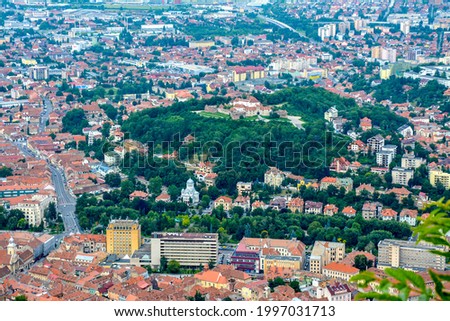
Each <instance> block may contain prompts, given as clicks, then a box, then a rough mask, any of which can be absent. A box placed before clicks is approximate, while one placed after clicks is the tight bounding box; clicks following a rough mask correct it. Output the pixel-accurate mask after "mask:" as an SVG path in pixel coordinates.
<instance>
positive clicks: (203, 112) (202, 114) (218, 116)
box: [198, 111, 231, 119]
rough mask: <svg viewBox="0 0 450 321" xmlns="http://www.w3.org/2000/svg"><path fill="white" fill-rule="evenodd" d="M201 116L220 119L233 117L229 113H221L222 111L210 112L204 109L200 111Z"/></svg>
mask: <svg viewBox="0 0 450 321" xmlns="http://www.w3.org/2000/svg"><path fill="white" fill-rule="evenodd" d="M198 114H199V115H200V116H203V117H207V118H218V119H219V118H220V119H231V117H230V116H229V115H225V114H221V113H208V112H206V111H202V112H199V113H198Z"/></svg>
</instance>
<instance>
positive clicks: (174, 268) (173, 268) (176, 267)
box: [167, 260, 181, 273]
mask: <svg viewBox="0 0 450 321" xmlns="http://www.w3.org/2000/svg"><path fill="white" fill-rule="evenodd" d="M180 267H181V265H180V262H178V261H176V260H170V261H169V263H168V264H167V271H168V272H169V273H179V272H180Z"/></svg>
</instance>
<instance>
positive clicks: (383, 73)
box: [380, 66, 392, 80]
mask: <svg viewBox="0 0 450 321" xmlns="http://www.w3.org/2000/svg"><path fill="white" fill-rule="evenodd" d="M391 76H392V67H391V66H383V67H381V69H380V78H381V79H383V80H385V79H389V78H390V77H391Z"/></svg>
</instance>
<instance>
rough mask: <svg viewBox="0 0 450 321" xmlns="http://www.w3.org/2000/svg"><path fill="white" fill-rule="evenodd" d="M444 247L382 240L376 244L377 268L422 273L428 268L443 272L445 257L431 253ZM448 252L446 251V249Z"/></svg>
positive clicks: (442, 249)
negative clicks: (391, 268)
mask: <svg viewBox="0 0 450 321" xmlns="http://www.w3.org/2000/svg"><path fill="white" fill-rule="evenodd" d="M431 250H440V251H444V250H445V249H444V247H442V246H435V245H432V244H429V243H425V242H421V243H419V244H416V242H413V241H402V240H389V239H387V240H382V241H380V243H378V268H380V269H385V268H390V267H394V268H404V269H410V270H414V271H422V270H426V269H429V268H433V269H437V270H444V269H445V257H443V256H440V255H436V254H433V253H431V252H430V251H431ZM447 250H448V249H447Z"/></svg>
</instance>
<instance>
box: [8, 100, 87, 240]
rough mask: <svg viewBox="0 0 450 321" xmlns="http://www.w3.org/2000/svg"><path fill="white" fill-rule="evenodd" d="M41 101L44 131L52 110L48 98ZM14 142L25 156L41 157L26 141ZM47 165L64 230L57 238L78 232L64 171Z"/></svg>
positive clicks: (41, 128) (72, 197)
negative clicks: (43, 109) (42, 103)
mask: <svg viewBox="0 0 450 321" xmlns="http://www.w3.org/2000/svg"><path fill="white" fill-rule="evenodd" d="M43 102H44V105H45V106H46V109H45V111H44V113H43V114H42V115H41V122H40V125H39V132H43V131H45V125H46V122H47V120H48V118H49V115H50V113H51V112H52V111H53V106H52V103H51V102H50V100H48V99H47V98H44V99H43ZM14 144H15V145H16V146H17V147H18V148H19V149H20V150H21V152H22V153H23V154H24V155H25V156H27V157H34V158H42V157H40V156H38V155H36V153H34V152H33V151H32V150H30V149H28V147H27V145H26V142H15V143H14ZM48 166H49V169H50V171H51V173H52V182H53V186H54V187H55V191H56V195H57V200H58V202H57V203H58V210H59V212H60V213H61V215H62V219H63V222H64V229H65V232H64V233H63V234H62V235H60V236H59V238H62V237H63V236H64V235H67V234H70V233H80V232H81V228H80V225H79V223H78V219H77V217H76V215H75V205H76V198H75V196H73V194H72V192H71V190H70V188H69V187H68V185H67V181H66V179H65V177H64V172H63V171H62V170H61V169H60V168H57V167H56V166H54V165H52V164H49V165H48Z"/></svg>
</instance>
